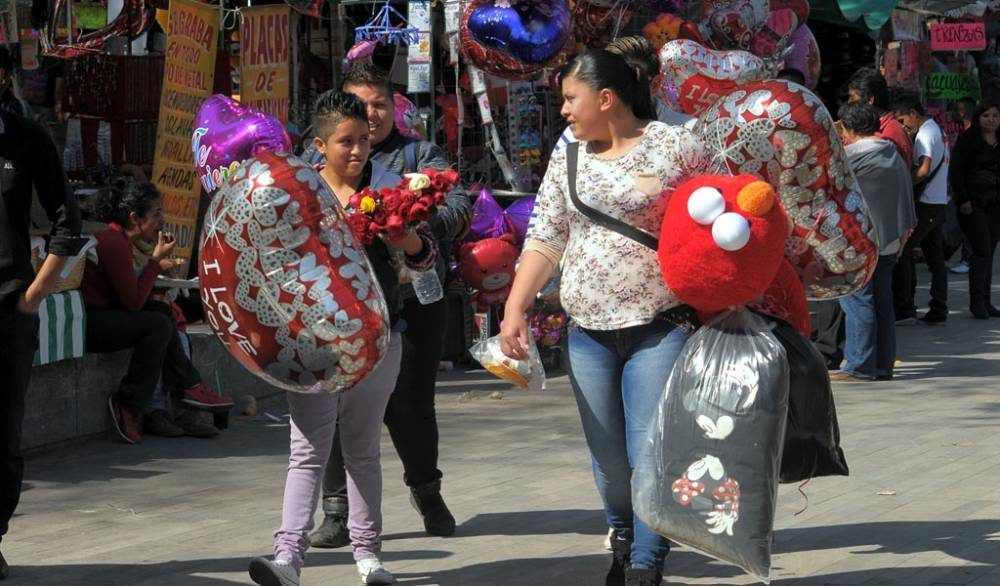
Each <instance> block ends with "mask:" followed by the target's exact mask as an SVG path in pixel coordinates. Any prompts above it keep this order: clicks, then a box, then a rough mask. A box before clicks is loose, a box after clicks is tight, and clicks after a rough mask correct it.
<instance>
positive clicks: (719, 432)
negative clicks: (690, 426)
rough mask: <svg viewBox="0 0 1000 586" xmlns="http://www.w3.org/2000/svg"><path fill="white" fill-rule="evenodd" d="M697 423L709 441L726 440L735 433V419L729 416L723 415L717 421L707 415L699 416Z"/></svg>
mask: <svg viewBox="0 0 1000 586" xmlns="http://www.w3.org/2000/svg"><path fill="white" fill-rule="evenodd" d="M696 422H697V423H698V427H700V428H701V429H702V431H704V432H705V437H707V438H708V439H715V440H724V439H726V438H727V437H729V434H731V433H733V426H734V424H733V418H732V417H730V416H728V415H722V416H720V417H719V418H718V419H717V420H715V421H712V418H711V417H709V416H707V415H699V416H698V419H697V420H696Z"/></svg>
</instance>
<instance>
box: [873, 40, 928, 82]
mask: <svg viewBox="0 0 1000 586" xmlns="http://www.w3.org/2000/svg"><path fill="white" fill-rule="evenodd" d="M882 68H883V70H884V72H885V74H884V75H885V81H886V83H887V84H888V85H889V87H898V88H902V89H906V90H911V91H920V90H922V89H923V88H921V81H922V80H923V79H924V78H926V77H927V75H928V74H929V73H930V72H931V48H930V45H929V44H927V43H925V42H918V41H895V42H892V43H889V45H888V47H887V48H886V52H885V56H884V57H883V58H882Z"/></svg>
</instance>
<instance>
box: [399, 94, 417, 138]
mask: <svg viewBox="0 0 1000 586" xmlns="http://www.w3.org/2000/svg"><path fill="white" fill-rule="evenodd" d="M392 101H393V103H394V104H395V106H396V130H398V131H399V133H400V134H402V135H403V136H408V137H410V138H415V139H417V140H424V137H423V135H421V134H420V132H419V131H417V124H419V123H420V114H419V113H418V112H417V107H416V106H415V105H413V102H411V101H410V100H408V99H407V98H406V96H404V95H403V94H401V93H398V92H397V93H395V94H393V95H392Z"/></svg>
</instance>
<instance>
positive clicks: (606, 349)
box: [500, 50, 708, 586]
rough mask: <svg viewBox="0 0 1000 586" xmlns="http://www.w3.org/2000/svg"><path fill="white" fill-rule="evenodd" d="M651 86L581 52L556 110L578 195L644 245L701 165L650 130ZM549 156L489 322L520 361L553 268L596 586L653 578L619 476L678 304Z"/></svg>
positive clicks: (650, 261)
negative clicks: (588, 485)
mask: <svg viewBox="0 0 1000 586" xmlns="http://www.w3.org/2000/svg"><path fill="white" fill-rule="evenodd" d="M648 87H649V80H648V79H647V78H646V76H645V75H643V74H642V72H641V71H640V70H637V69H635V68H632V67H629V66H628V64H627V63H626V62H625V61H624V60H623V59H622V58H621V57H619V56H617V55H614V54H612V53H610V52H608V51H604V50H591V51H587V52H585V53H583V54H581V55H579V56H578V57H576V59H574V60H573V61H572V62H571V63H570V64H569V66H568V67H567V69H566V70H565V73H564V74H563V76H562V92H563V97H564V99H565V102H564V104H563V108H562V115H563V116H564V117H565V118H566V119H567V120H568V122H569V124H570V128H571V129H572V132H573V134H574V136H576V137H577V138H578V139H579V140H580V144H579V146H578V147H577V148H578V161H577V165H576V169H575V185H576V192H577V196H578V197H579V200H580V201H581V202H582V203H583V204H585V205H586V206H588V207H591V208H595V209H597V210H599V211H600V212H602V213H604V214H608V215H613V216H615V217H616V218H618V219H619V220H622V221H624V222H625V223H627V224H630V225H632V226H633V227H635V228H637V229H639V230H641V231H644V232H646V233H648V234H649V235H651V236H653V237H657V236H658V235H659V230H660V222H661V220H662V217H663V212H664V209H665V208H666V203H667V199H668V197H669V190H670V188H671V187H674V186H676V185H679V184H680V183H681V182H683V181H685V180H686V179H688V178H690V177H693V176H696V175H699V174H702V173H704V172H705V170H706V169H707V167H708V158H707V156H706V154H705V150H704V145H703V144H702V143H701V141H700V140H699V139H698V138H697V137H695V136H694V135H693V134H691V132H689V131H688V130H686V129H684V128H682V127H679V126H667V125H666V124H663V123H661V122H652V121H651V120H652V119H653V118H655V115H656V113H655V111H654V109H653V105H652V103H651V101H650V98H649V91H648ZM572 150H573V149H570V147H567V148H566V149H561V150H560V151H558V152H557V153H556V154H555V155H554V156H553V158H552V159H551V161H550V162H549V168H548V171H547V172H546V174H545V179H544V180H543V182H542V186H541V188H540V190H539V194H538V199H537V203H536V204H535V211H534V213H533V217H532V220H531V225H530V227H529V229H528V236H527V241H526V243H525V246H524V253H523V254H522V256H521V264H520V267H519V268H518V271H517V276H516V278H515V279H514V285H513V290H512V292H511V294H510V298H509V299H508V301H507V305H506V307H505V310H504V321H503V323H502V324H501V326H500V332H501V341H502V349H503V351H504V353H506V354H507V355H508V356H510V357H512V358H516V359H523V358H525V357H526V353H525V349H526V347H527V344H528V343H529V340H528V325H527V322H526V321H525V312H526V311H528V310H529V309H530V308H531V306H532V302H533V300H534V298H535V295H536V294H537V293H538V291H539V289H541V287H542V286H543V285H544V284H545V282H546V281H547V279H548V278H549V275H550V274H551V273H552V271H553V269H554V268H555V267H556V266H557V265H559V264H560V263H561V265H562V272H563V273H562V274H563V278H562V289H561V299H562V304H563V307H565V308H566V311H567V312H568V313H569V315H570V317H571V318H572V320H573V322H574V324H575V325H574V328H573V329H572V331H571V332H570V335H569V361H570V382H571V383H572V386H573V391H574V394H575V396H576V401H577V405H578V406H579V410H580V418H581V420H582V422H583V430H584V435H585V436H586V439H587V445H588V446H589V448H590V452H591V456H592V458H593V468H594V477H595V480H596V482H597V490H598V492H599V493H600V495H601V498H602V499H603V501H604V508H605V513H606V515H607V519H608V524H609V525H610V526H611V527H613V528H614V530H615V538H614V539H613V540H612V551H613V553H614V559H613V562H612V566H611V569H610V570H609V571H608V576H607V584H609V585H610V584H625V583H627V584H630V585H636V586H639V585H647V584H649V585H652V584H659V583H660V579H661V573H662V568H663V561H664V558H665V557H666V555H667V551H668V545H667V540H666V539H664V538H663V537H661V536H659V535H657V534H656V533H654V532H653V531H651V530H650V529H649V528H648V527H646V526H645V525H644V524H643V523H642V522H641V521H640V520H639V519H637V518H636V517H635V515H634V514H633V512H632V489H631V483H630V478H631V474H632V470H633V468H634V467H638V466H642V465H643V463H642V462H639V461H637V460H638V455H639V449H640V445H641V444H642V442H643V440H644V438H645V436H646V431H647V429H648V425H649V421H650V419H651V415H652V414H653V413H654V412H655V411H656V405H657V402H658V401H659V399H660V397H661V396H662V394H663V389H664V386H665V385H666V382H667V377H668V376H669V374H670V370H671V368H672V366H673V363H674V360H675V359H676V358H677V355H678V353H679V352H680V350H681V347H682V346H683V344H684V341H685V339H686V336H685V334H684V332H683V331H682V330H681V329H679V328H677V327H675V326H674V325H671V324H672V323H676V321H677V320H675V319H674V317H673V316H672V315H670V314H671V313H672V312H671V310H672V309H673V310H675V309H676V308H677V307H678V306H680V302H679V301H678V300H677V298H676V297H675V296H674V295H672V294H671V292H670V291H669V290H668V289H667V288H666V286H665V285H664V283H663V277H662V276H661V273H660V268H659V265H658V261H657V257H656V252H655V251H654V250H652V249H650V248H648V247H646V246H644V245H643V244H640V243H638V242H636V241H634V240H632V239H630V238H628V237H625V236H623V235H622V234H620V233H618V232H616V231H613V230H610V229H608V228H605V227H603V226H601V225H598V224H596V223H594V222H593V221H592V220H590V219H589V218H588V216H586V215H584V214H583V213H581V211H580V209H579V207H578V206H577V205H575V204H574V203H573V202H572V199H571V195H570V192H569V186H570V185H571V183H570V181H569V179H570V175H571V174H572V173H573V172H574V170H573V169H570V168H568V165H567V151H572Z"/></svg>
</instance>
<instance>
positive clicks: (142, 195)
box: [80, 180, 233, 444]
mask: <svg viewBox="0 0 1000 586" xmlns="http://www.w3.org/2000/svg"><path fill="white" fill-rule="evenodd" d="M97 197H99V200H98V202H97V210H96V212H97V216H98V219H99V220H101V221H103V222H107V224H108V229H107V230H105V231H104V232H101V233H100V234H98V235H97V260H96V262H95V261H94V260H90V259H88V261H87V266H86V269H85V270H84V273H83V283H82V285H81V286H80V289H81V291H82V293H83V300H84V304H85V305H86V306H87V325H86V336H87V351H88V352H99V353H100V352H117V351H119V350H126V349H132V358H131V360H130V361H129V366H128V371H127V372H126V373H125V377H124V378H123V379H122V381H121V384H120V385H119V387H118V391H117V392H116V393H115V394H113V395H111V397H109V398H108V408H109V409H110V410H111V417H112V420H113V422H114V424H115V428H116V430H117V431H118V434H119V435H120V436H121V438H122V439H123V440H125V441H126V442H127V443H130V444H135V443H139V442H140V441H142V432H141V429H140V427H141V416H142V415H143V414H144V413H145V412H146V411H147V408H148V407H149V405H150V401H151V399H152V397H153V391H154V390H155V389H156V384H157V382H159V381H160V378H161V376H162V379H163V384H164V387H165V388H166V389H168V390H169V391H171V392H173V394H174V395H175V396H177V397H178V398H179V399H180V401H181V402H182V403H184V404H186V405H188V406H191V407H196V408H202V409H228V408H229V407H232V405H233V402H232V400H230V399H229V398H227V397H221V396H219V395H217V394H216V393H215V392H214V391H212V390H211V389H209V388H208V387H207V386H206V385H205V384H204V383H203V382H202V381H201V375H199V374H198V371H197V370H196V369H195V367H194V365H193V364H191V360H190V359H189V358H188V357H187V354H185V352H184V347H183V345H182V342H181V340H180V337H179V334H178V332H177V325H176V324H175V323H174V321H173V319H172V318H171V317H170V310H169V308H167V307H166V306H164V305H163V304H159V306H157V304H156V302H151V301H150V294H151V293H152V291H153V286H154V285H155V284H156V277H157V276H158V275H159V274H160V272H161V271H165V270H169V269H171V268H173V266H174V261H173V260H172V259H171V257H170V255H171V253H172V252H173V250H174V241H173V239H172V238H170V237H168V236H166V235H165V234H164V233H163V232H162V229H163V202H162V201H161V198H160V194H159V193H158V192H157V191H156V187H154V186H153V184H151V183H137V182H135V181H131V180H121V181H118V182H116V183H115V185H112V186H109V187H107V188H105V189H104V191H103V192H101V193H100V194H99V195H98V196H97ZM144 242H148V243H155V244H154V245H153V246H152V252H151V253H150V255H149V257H148V259H147V260H146V261H145V262H144V263H143V264H141V265H140V266H136V264H137V263H136V261H135V255H134V249H135V248H136V245H139V246H140V247H142V243H144Z"/></svg>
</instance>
